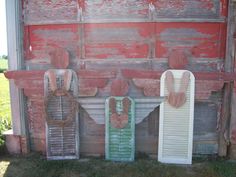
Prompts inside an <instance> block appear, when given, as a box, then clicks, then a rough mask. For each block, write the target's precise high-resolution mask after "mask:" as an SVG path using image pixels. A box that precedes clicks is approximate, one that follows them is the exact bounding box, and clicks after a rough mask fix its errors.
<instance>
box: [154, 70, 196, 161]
mask: <svg viewBox="0 0 236 177" xmlns="http://www.w3.org/2000/svg"><path fill="white" fill-rule="evenodd" d="M169 71H171V72H172V73H173V76H174V78H175V90H176V91H178V90H179V86H180V81H181V77H182V74H183V73H184V72H189V71H186V70H169ZM165 78H166V72H164V73H163V74H162V77H161V94H160V95H161V96H167V95H168V94H169V93H168V91H167V88H166V84H165ZM194 90H195V78H194V76H193V74H192V73H191V72H190V82H189V86H188V90H187V93H186V96H187V101H186V103H185V104H184V105H183V106H181V107H180V108H177V109H176V108H174V107H172V106H171V105H170V104H169V103H168V102H167V101H165V102H163V103H162V104H161V105H160V124H159V148H158V160H159V161H160V162H163V163H175V164H191V163H192V144H193V119H194V117H193V116H194Z"/></svg>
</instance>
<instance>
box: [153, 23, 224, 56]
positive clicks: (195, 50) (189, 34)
mask: <svg viewBox="0 0 236 177" xmlns="http://www.w3.org/2000/svg"><path fill="white" fill-rule="evenodd" d="M222 28H223V29H224V28H225V26H224V25H222V24H217V23H198V24H196V23H165V24H162V23H157V26H156V35H157V41H156V54H157V57H158V58H159V57H166V56H167V55H168V53H169V52H170V51H171V50H173V49H183V50H185V51H186V53H188V54H189V55H191V56H192V57H195V58H196V57H198V58H221V57H224V56H222V53H221V51H222V50H224V49H225V48H224V45H223V44H222V43H225V40H224V39H225V38H224V39H222V38H221V37H222V36H224V35H225V32H224V30H222ZM219 49H220V50H219Z"/></svg>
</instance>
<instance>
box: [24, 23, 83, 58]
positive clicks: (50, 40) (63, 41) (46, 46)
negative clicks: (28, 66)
mask: <svg viewBox="0 0 236 177" xmlns="http://www.w3.org/2000/svg"><path fill="white" fill-rule="evenodd" d="M78 30H79V25H77V24H67V25H37V26H28V27H27V28H26V27H25V33H28V35H26V34H25V36H26V37H28V38H25V39H24V40H25V47H26V45H27V47H28V48H26V49H25V50H29V51H30V53H31V55H30V56H31V58H26V59H45V60H48V59H49V55H48V54H49V52H50V51H51V50H53V49H54V48H57V47H60V48H64V49H66V50H68V51H69V53H70V55H71V56H72V57H73V58H74V57H78V56H79V31H78Z"/></svg>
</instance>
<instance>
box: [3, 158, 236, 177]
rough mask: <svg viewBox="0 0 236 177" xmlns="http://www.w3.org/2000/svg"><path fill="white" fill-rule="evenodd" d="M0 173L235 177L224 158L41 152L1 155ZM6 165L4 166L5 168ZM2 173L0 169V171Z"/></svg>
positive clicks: (18, 176)
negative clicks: (172, 159)
mask: <svg viewBox="0 0 236 177" xmlns="http://www.w3.org/2000/svg"><path fill="white" fill-rule="evenodd" d="M0 169H1V171H2V170H3V174H2V176H3V177H159V176H160V177H191V176H193V177H235V176H236V164H235V163H231V162H227V161H225V160H216V161H215V160H214V161H205V160H200V161H199V160H197V161H196V162H194V164H193V165H191V166H185V165H181V166H176V165H165V164H160V163H158V162H157V161H156V160H151V159H146V158H145V159H138V160H136V161H135V162H132V163H117V162H116V163H115V162H109V161H105V160H102V159H98V158H89V159H81V160H61V161H47V160H46V159H45V157H44V156H41V155H38V154H31V155H28V156H24V157H23V156H18V157H12V156H4V157H1V158H0ZM4 169H5V170H4ZM0 174H1V173H0Z"/></svg>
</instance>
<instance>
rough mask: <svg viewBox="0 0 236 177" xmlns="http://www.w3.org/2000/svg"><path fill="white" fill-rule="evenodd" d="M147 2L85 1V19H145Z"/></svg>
mask: <svg viewBox="0 0 236 177" xmlns="http://www.w3.org/2000/svg"><path fill="white" fill-rule="evenodd" d="M148 5H149V3H148V0H139V1H137V0H116V1H111V0H85V12H84V15H85V19H113V20H114V19H132V18H138V19H145V18H148V12H149V6H148Z"/></svg>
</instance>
